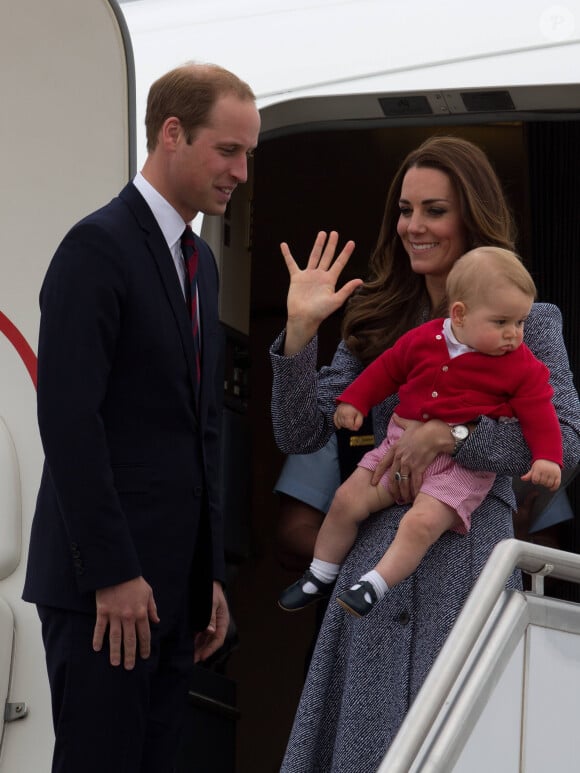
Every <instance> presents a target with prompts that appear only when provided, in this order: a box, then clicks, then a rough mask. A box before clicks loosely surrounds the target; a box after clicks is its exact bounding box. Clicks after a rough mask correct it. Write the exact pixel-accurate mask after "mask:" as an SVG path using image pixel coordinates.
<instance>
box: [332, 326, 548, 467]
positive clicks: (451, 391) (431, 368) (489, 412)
mask: <svg viewBox="0 0 580 773" xmlns="http://www.w3.org/2000/svg"><path fill="white" fill-rule="evenodd" d="M549 377H550V373H549V371H548V368H547V367H546V366H545V365H544V364H543V363H542V362H540V361H539V360H538V359H536V357H534V355H533V354H532V352H531V351H530V349H529V348H528V347H527V346H526V345H525V344H523V343H522V344H521V346H519V347H518V348H517V349H516V350H515V351H513V352H509V353H508V354H504V355H502V356H501V357H492V356H490V355H487V354H481V353H479V352H467V353H465V354H461V355H459V356H458V357H454V358H453V359H451V358H450V357H449V352H448V350H447V343H446V341H445V337H444V335H443V320H442V319H436V320H431V321H430V322H426V323H425V324H424V325H420V326H419V327H417V328H414V329H413V330H410V331H409V332H408V333H405V335H403V336H402V337H401V338H400V339H399V340H398V341H397V343H396V344H395V345H394V346H393V347H391V348H390V349H387V351H385V352H383V354H381V355H380V357H377V359H376V360H375V361H374V362H372V363H371V364H370V365H369V366H368V367H367V368H365V370H364V371H363V372H362V373H361V374H360V376H359V377H358V378H357V379H355V381H353V383H352V384H351V385H350V386H349V387H347V388H346V389H345V390H344V392H343V393H342V394H341V395H340V396H339V397H338V398H337V399H338V400H339V401H340V402H344V403H349V404H350V405H354V406H355V408H358V410H359V411H361V412H362V413H363V414H365V415H366V414H367V413H368V412H369V411H370V409H371V408H372V407H373V406H374V405H378V404H379V403H381V402H382V401H383V400H384V399H385V398H386V397H388V396H389V395H392V394H396V393H397V392H398V394H399V405H398V407H397V409H396V410H397V414H398V415H399V416H402V417H403V418H405V419H415V420H418V421H428V420H429V419H441V420H442V421H445V422H447V423H448V424H465V423H466V422H470V421H474V420H476V419H477V418H478V417H479V416H489V417H490V418H492V419H499V418H500V417H503V416H507V417H516V418H517V419H518V420H519V422H520V424H521V427H522V431H523V433H524V437H525V439H526V442H527V444H528V446H529V447H530V450H531V452H532V457H533V461H535V460H536V459H547V460H549V461H553V462H556V463H557V464H559V465H560V466H562V434H561V431H560V424H559V422H558V418H557V416H556V411H555V410H554V406H553V404H552V395H553V393H554V391H553V389H552V387H551V386H550V384H549Z"/></svg>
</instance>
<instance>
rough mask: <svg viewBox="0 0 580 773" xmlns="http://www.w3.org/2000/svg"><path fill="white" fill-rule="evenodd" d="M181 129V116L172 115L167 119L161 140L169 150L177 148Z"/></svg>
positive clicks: (162, 129)
mask: <svg viewBox="0 0 580 773" xmlns="http://www.w3.org/2000/svg"><path fill="white" fill-rule="evenodd" d="M181 131H182V128H181V121H180V120H179V118H176V117H175V116H170V117H169V118H166V119H165V121H164V122H163V125H162V127H161V131H160V141H161V143H162V144H163V146H164V147H165V148H166V149H167V150H172V149H173V148H175V146H176V145H177V141H178V139H179V135H180V134H181Z"/></svg>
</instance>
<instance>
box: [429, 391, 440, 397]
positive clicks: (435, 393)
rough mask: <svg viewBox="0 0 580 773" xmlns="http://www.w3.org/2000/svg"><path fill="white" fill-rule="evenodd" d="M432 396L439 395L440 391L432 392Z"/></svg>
mask: <svg viewBox="0 0 580 773" xmlns="http://www.w3.org/2000/svg"><path fill="white" fill-rule="evenodd" d="M431 397H439V392H431Z"/></svg>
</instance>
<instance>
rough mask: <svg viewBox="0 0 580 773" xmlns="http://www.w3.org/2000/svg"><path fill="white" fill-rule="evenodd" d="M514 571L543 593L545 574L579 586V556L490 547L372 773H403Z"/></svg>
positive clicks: (520, 545) (510, 544)
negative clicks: (486, 557)
mask: <svg viewBox="0 0 580 773" xmlns="http://www.w3.org/2000/svg"><path fill="white" fill-rule="evenodd" d="M515 568H519V569H521V570H522V571H524V572H527V573H528V574H530V575H532V591H533V592H534V593H538V594H543V578H544V576H546V575H547V574H549V575H550V576H551V577H555V578H557V579H560V580H568V581H570V582H575V583H579V584H580V555H576V554H575V553H568V552H566V551H564V550H556V549H555V548H547V547H543V546H542V545H534V544H532V543H529V542H521V541H520V540H515V539H508V540H504V541H503V542H500V543H499V544H498V545H496V547H495V548H494V550H493V552H492V554H491V556H490V557H489V560H488V561H487V563H486V565H485V567H484V569H483V571H482V572H481V574H480V576H479V578H478V580H477V582H476V583H475V585H474V586H473V589H472V591H471V593H470V595H469V596H468V598H467V601H466V602H465V605H464V607H463V609H462V611H461V613H460V614H459V615H458V617H457V620H456V621H455V625H454V626H453V628H452V630H451V632H450V634H449V636H448V637H447V640H446V642H445V644H444V645H443V647H442V648H441V652H440V653H439V655H438V657H437V660H436V661H435V663H434V664H433V667H432V669H431V671H430V672H429V674H428V676H427V678H426V679H425V682H424V683H423V686H422V687H421V690H420V692H419V694H418V695H417V697H416V698H415V700H414V702H413V704H412V705H411V708H410V709H409V711H408V713H407V716H406V717H405V721H404V722H403V724H402V725H401V728H400V729H399V732H398V733H397V735H396V737H395V740H394V741H393V743H392V744H391V746H390V748H389V751H388V752H387V754H386V756H385V757H384V759H383V761H382V763H381V765H380V766H379V768H378V770H377V773H408V771H409V770H410V769H411V765H412V763H413V761H414V760H415V757H416V756H417V754H418V752H419V750H420V748H421V745H422V743H423V741H424V740H425V738H426V736H427V734H428V732H429V730H430V728H431V725H432V724H433V722H434V721H435V719H436V718H437V715H438V714H439V712H440V711H441V709H442V707H443V704H444V702H445V700H446V698H447V695H448V694H449V691H450V690H451V688H452V686H453V684H454V682H455V680H456V678H457V676H458V675H459V673H460V671H461V669H462V668H463V666H464V664H465V661H466V660H467V658H468V656H469V654H470V652H471V650H472V648H473V646H474V644H475V642H476V640H477V637H478V636H479V634H480V633H481V631H482V629H483V627H484V625H485V623H486V621H487V619H488V617H489V615H490V614H491V612H492V610H493V608H494V606H495V604H496V602H497V601H498V599H499V598H500V596H501V594H502V593H503V591H504V589H505V584H506V581H507V579H508V578H509V577H510V575H511V574H512V572H513V571H514V569H515Z"/></svg>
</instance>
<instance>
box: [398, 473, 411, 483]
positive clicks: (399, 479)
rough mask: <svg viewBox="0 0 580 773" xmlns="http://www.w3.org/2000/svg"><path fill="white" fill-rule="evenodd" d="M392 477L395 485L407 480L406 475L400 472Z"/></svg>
mask: <svg viewBox="0 0 580 773" xmlns="http://www.w3.org/2000/svg"><path fill="white" fill-rule="evenodd" d="M394 477H395V480H396V481H397V483H400V482H401V481H402V480H409V476H408V475H402V474H401V473H400V472H396V473H395V475H394Z"/></svg>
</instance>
